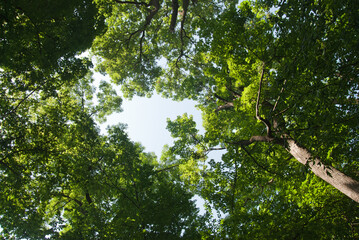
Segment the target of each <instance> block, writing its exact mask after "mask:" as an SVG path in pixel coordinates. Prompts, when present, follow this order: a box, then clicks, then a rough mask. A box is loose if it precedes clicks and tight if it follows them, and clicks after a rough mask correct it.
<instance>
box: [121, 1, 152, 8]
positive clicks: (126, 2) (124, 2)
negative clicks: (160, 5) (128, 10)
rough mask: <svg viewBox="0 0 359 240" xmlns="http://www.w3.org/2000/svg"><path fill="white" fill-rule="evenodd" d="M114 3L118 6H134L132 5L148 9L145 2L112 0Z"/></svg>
mask: <svg viewBox="0 0 359 240" xmlns="http://www.w3.org/2000/svg"><path fill="white" fill-rule="evenodd" d="M114 1H115V2H116V3H119V4H134V5H143V6H146V7H148V6H149V5H150V4H148V3H146V2H135V1H119V0H114Z"/></svg>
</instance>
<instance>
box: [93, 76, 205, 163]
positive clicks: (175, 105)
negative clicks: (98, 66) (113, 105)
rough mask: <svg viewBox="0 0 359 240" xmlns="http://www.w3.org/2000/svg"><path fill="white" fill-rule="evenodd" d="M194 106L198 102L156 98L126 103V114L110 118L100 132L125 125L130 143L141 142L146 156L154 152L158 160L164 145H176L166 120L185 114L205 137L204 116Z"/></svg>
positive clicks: (103, 78) (96, 77) (124, 111)
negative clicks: (107, 128)
mask: <svg viewBox="0 0 359 240" xmlns="http://www.w3.org/2000/svg"><path fill="white" fill-rule="evenodd" d="M94 79H95V81H96V82H97V81H100V80H109V79H108V77H106V76H103V75H101V74H99V73H95V74H94ZM95 85H96V83H95ZM118 93H119V94H121V93H120V92H118ZM195 105H196V102H194V101H190V100H185V101H181V102H175V101H172V100H170V99H165V98H162V97H161V96H159V95H156V94H154V95H153V96H152V97H151V98H146V97H133V99H132V100H128V99H123V103H122V109H123V111H122V112H120V113H115V114H112V115H111V116H109V117H107V122H106V123H104V124H101V125H100V127H101V132H102V133H103V134H104V133H105V130H106V127H107V126H108V125H115V124H118V123H125V124H127V133H128V135H129V138H130V139H131V141H134V142H140V143H141V144H142V145H143V146H144V147H145V152H154V153H155V154H156V155H157V157H161V152H162V148H163V146H164V145H165V144H169V145H170V144H171V143H172V142H173V139H172V137H171V135H170V133H169V131H168V130H167V129H166V127H167V118H170V119H171V120H174V119H176V118H177V116H181V115H183V114H184V113H187V114H188V115H193V119H194V120H195V121H196V123H197V128H198V129H199V130H200V131H201V132H202V133H203V131H204V130H203V128H202V117H201V113H200V111H199V110H197V109H196V107H195Z"/></svg>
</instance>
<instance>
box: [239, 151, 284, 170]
mask: <svg viewBox="0 0 359 240" xmlns="http://www.w3.org/2000/svg"><path fill="white" fill-rule="evenodd" d="M241 148H242V149H243V151H244V152H245V153H247V155H248V156H249V157H250V158H251V159H252V160H253V162H254V163H255V164H256V165H257V166H258V167H260V168H262V169H263V170H264V171H266V172H268V173H270V174H274V175H277V174H276V173H275V172H272V171H269V170H268V169H267V168H266V167H264V166H262V165H261V164H259V162H258V161H257V160H256V159H255V158H254V157H253V156H252V154H251V153H250V152H249V151H248V150H247V149H246V148H245V147H244V146H241Z"/></svg>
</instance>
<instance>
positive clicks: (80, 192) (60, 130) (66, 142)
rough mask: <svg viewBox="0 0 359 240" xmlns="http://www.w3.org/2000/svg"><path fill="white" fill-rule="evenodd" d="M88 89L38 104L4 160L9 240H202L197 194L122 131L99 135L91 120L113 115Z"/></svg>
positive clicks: (2, 216) (61, 92) (69, 90)
mask: <svg viewBox="0 0 359 240" xmlns="http://www.w3.org/2000/svg"><path fill="white" fill-rule="evenodd" d="M89 86H90V85H89V82H88V80H87V79H86V78H85V79H83V81H82V83H81V84H77V85H76V86H75V87H73V86H64V87H62V88H60V89H57V91H58V93H57V96H56V97H48V98H45V99H41V98H38V99H32V101H31V103H32V104H31V105H30V106H29V108H28V112H27V114H28V115H27V116H28V118H29V119H30V120H29V122H27V126H26V129H23V132H22V134H23V135H22V136H21V139H15V140H14V142H13V143H12V145H14V146H13V147H12V149H11V151H8V152H3V155H2V158H1V161H2V166H1V198H0V202H1V206H2V209H1V210H0V226H1V227H2V230H3V232H2V236H3V237H5V238H10V237H12V236H15V237H16V238H24V239H39V238H42V239H43V238H52V239H103V238H107V239H168V238H171V239H198V238H199V236H200V235H199V229H200V228H201V221H202V220H200V219H199V218H198V216H197V212H198V210H197V209H196V206H195V204H194V201H193V200H191V198H192V197H193V194H192V193H190V192H189V191H187V190H186V189H184V187H183V185H182V184H181V183H180V182H179V181H178V180H177V177H176V175H172V174H170V173H169V172H168V171H166V170H165V169H164V170H162V166H161V165H160V164H158V163H157V161H156V157H155V156H154V155H153V154H146V153H144V152H143V148H142V147H141V146H140V145H139V144H137V143H133V142H131V141H130V140H129V139H128V137H127V135H126V133H125V129H124V126H123V125H118V126H114V127H111V128H109V129H108V136H102V135H100V134H99V129H98V128H97V126H96V124H95V122H94V120H93V118H92V115H93V114H96V115H101V116H103V115H102V114H101V113H100V112H99V111H103V110H104V109H108V107H107V106H104V107H101V108H100V107H98V106H91V104H90V102H89V101H90V98H89V96H92V94H91V91H93V89H91V88H89ZM103 91H107V92H111V89H109V86H106V88H105V89H104V90H103ZM98 95H99V97H101V92H100V94H98ZM105 95H107V96H109V95H110V94H108V93H105ZM86 96H87V97H86ZM110 100H112V102H116V101H115V99H110ZM99 102H101V101H99ZM84 103H85V105H84ZM89 104H90V105H89ZM5 127H7V126H5ZM4 130H8V129H7V128H4Z"/></svg>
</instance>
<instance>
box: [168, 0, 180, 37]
mask: <svg viewBox="0 0 359 240" xmlns="http://www.w3.org/2000/svg"><path fill="white" fill-rule="evenodd" d="M178 7H179V6H178V0H172V15H171V24H170V31H171V32H174V30H175V27H176V23H177V16H178Z"/></svg>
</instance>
